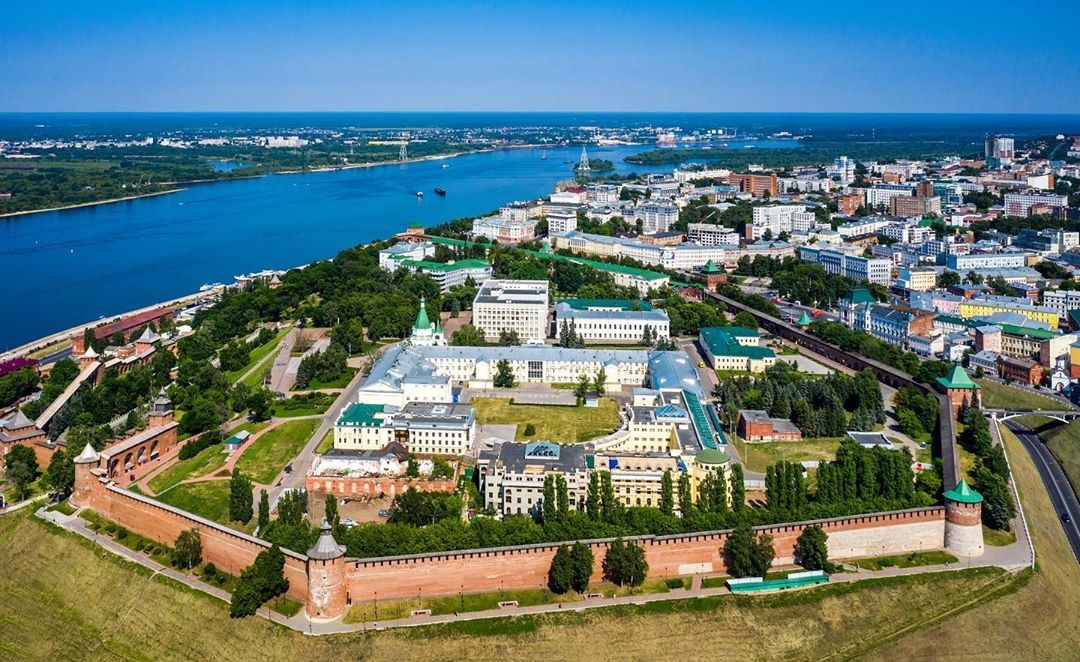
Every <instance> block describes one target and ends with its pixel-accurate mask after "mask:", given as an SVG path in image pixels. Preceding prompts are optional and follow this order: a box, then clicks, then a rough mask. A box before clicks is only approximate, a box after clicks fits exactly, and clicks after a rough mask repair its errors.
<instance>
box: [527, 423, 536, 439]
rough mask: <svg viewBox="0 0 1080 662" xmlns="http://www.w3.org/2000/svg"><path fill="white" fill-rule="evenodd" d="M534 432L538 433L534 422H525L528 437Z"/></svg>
mask: <svg viewBox="0 0 1080 662" xmlns="http://www.w3.org/2000/svg"><path fill="white" fill-rule="evenodd" d="M534 434H536V428H535V427H533V424H532V423H526V424H525V436H526V437H531V436H533V435H534Z"/></svg>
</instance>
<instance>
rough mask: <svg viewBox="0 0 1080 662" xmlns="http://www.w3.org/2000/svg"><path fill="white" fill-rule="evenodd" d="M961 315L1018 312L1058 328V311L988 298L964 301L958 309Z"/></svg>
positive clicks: (967, 316)
mask: <svg viewBox="0 0 1080 662" xmlns="http://www.w3.org/2000/svg"><path fill="white" fill-rule="evenodd" d="M958 312H959V314H960V317H965V318H967V319H971V318H972V317H985V316H987V315H993V314H994V313H1017V314H1020V315H1023V316H1024V317H1026V318H1028V319H1029V320H1032V321H1035V322H1046V323H1047V324H1049V325H1050V328H1051V329H1056V328H1058V311H1056V310H1054V309H1053V308H1046V307H1044V306H1032V305H1026V304H1021V303H1010V302H1006V301H993V300H988V299H969V300H967V301H962V302H961V303H960V307H959V310H958Z"/></svg>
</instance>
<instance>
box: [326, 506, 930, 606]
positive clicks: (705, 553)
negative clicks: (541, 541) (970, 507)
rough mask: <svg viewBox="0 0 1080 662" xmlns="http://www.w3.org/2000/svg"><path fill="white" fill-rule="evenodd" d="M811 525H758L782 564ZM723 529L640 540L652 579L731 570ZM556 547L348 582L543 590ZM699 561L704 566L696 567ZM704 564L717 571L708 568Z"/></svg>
mask: <svg viewBox="0 0 1080 662" xmlns="http://www.w3.org/2000/svg"><path fill="white" fill-rule="evenodd" d="M943 518H944V509H943V508H940V507H936V508H922V509H916V510H911V511H903V512H895V513H881V514H877V515H864V516H858V517H847V518H837V519H833V520H822V521H820V522H817V523H819V524H821V525H822V527H823V528H824V529H825V531H826V533H835V532H838V531H850V530H853V529H876V528H882V527H892V526H898V525H906V524H911V523H917V522H933V521H940V520H942V519H943ZM810 524H811V522H803V523H798V524H789V525H779V526H769V527H759V530H761V531H764V532H766V533H768V534H769V535H771V536H773V545H774V546H775V549H776V558H777V564H778V565H779V564H781V563H791V558H792V556H793V555H794V549H795V542H796V540H798V537H799V534H800V533H802V530H803V529H804V528H805V527H806V526H808V525H810ZM726 538H727V533H725V532H712V533H701V534H688V535H680V536H669V537H663V538H657V537H651V536H645V537H642V538H639V539H638V542H639V544H641V545H642V546H643V547H644V548H645V556H646V559H647V560H648V562H649V576H650V577H653V578H656V577H674V576H676V575H685V574H693V573H694V572H702V571H706V572H715V573H721V572H724V571H725V566H724V559H723V554H722V552H721V550H722V548H723V546H724V540H725V539H726ZM589 545H590V547H592V550H593V558H594V560H595V564H594V567H593V579H595V580H599V579H600V574H601V570H600V568H601V563H602V562H603V558H604V553H605V551H606V550H607V545H608V543H607V541H597V542H590V543H589ZM557 549H558V545H557V544H551V545H535V546H525V547H514V548H503V549H499V550H477V551H470V552H456V553H455V552H447V553H444V554H418V555H414V556H411V557H391V558H384V559H360V560H357V559H349V560H347V561H346V581H347V585H348V590H349V597H350V598H351V599H352V600H353V602H358V601H366V600H385V599H402V598H410V597H416V596H420V597H423V596H424V595H447V594H453V593H457V592H459V591H464V592H466V593H468V592H474V593H475V592H485V591H498V590H503V589H507V590H508V589H522V588H540V587H543V586H545V585H546V583H547V571H548V567H549V566H550V565H551V558H552V557H553V556H554V555H555V551H556V550H557ZM695 566H699V567H695ZM706 568H711V570H708V569H706Z"/></svg>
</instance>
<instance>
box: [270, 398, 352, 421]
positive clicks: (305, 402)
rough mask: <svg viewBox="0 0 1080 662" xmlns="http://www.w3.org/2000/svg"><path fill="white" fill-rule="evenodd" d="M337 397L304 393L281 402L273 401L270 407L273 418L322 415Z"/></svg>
mask: <svg viewBox="0 0 1080 662" xmlns="http://www.w3.org/2000/svg"><path fill="white" fill-rule="evenodd" d="M337 397H338V396H336V395H333V394H330V393H316V392H311V393H306V394H304V395H295V396H293V397H291V398H285V399H283V400H275V401H274V404H273V405H272V406H271V410H272V413H273V415H274V418H294V417H296V416H315V415H316V414H324V413H326V410H327V409H329V408H330V405H332V404H334V400H336V399H337Z"/></svg>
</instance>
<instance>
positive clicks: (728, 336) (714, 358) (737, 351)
mask: <svg viewBox="0 0 1080 662" xmlns="http://www.w3.org/2000/svg"><path fill="white" fill-rule="evenodd" d="M698 343H699V345H700V346H701V348H702V349H703V350H704V352H705V357H706V359H707V360H708V362H709V366H710V367H711V368H712V369H713V370H735V371H746V372H762V371H764V370H765V369H766V368H768V367H769V366H771V365H774V364H775V363H776V353H775V352H773V351H772V350H771V349H769V348H767V347H762V346H761V336H760V335H759V334H758V331H757V329H749V328H746V327H739V326H707V327H702V328H701V330H700V331H699V332H698Z"/></svg>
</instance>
